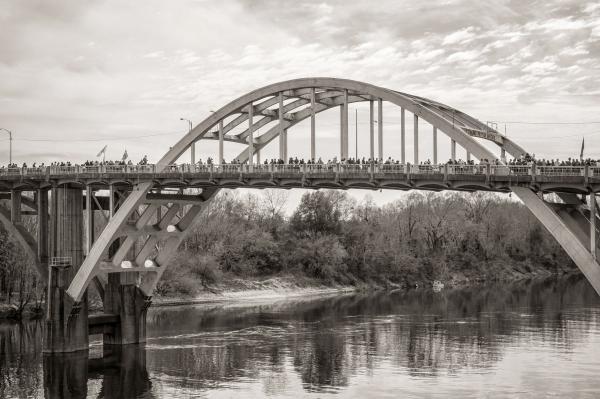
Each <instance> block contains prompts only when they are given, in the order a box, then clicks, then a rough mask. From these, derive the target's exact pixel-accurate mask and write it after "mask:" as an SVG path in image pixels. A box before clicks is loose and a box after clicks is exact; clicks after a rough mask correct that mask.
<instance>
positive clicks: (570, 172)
mask: <svg viewBox="0 0 600 399" xmlns="http://www.w3.org/2000/svg"><path fill="white" fill-rule="evenodd" d="M535 169H536V175H538V176H585V166H537V167H536V168H535Z"/></svg>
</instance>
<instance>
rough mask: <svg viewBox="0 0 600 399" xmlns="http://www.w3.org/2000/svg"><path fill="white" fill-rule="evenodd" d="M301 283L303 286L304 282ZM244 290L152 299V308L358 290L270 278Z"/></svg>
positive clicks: (342, 286) (254, 283) (261, 300)
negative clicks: (299, 283)
mask: <svg viewBox="0 0 600 399" xmlns="http://www.w3.org/2000/svg"><path fill="white" fill-rule="evenodd" d="M304 283H306V282H305V281H304ZM244 285H245V286H246V287H247V288H245V289H244V288H242V289H239V287H237V289H231V287H218V288H219V289H220V291H219V292H206V293H202V294H199V295H196V296H195V297H189V298H185V297H155V298H154V299H153V300H152V305H151V306H150V307H151V308H153V307H155V308H159V307H172V306H185V305H202V304H219V303H235V302H242V301H247V302H251V303H260V302H273V301H279V300H286V299H294V298H302V297H310V298H318V297H325V296H332V295H342V294H350V293H356V292H359V291H360V287H355V286H348V285H340V286H325V285H322V284H308V285H298V284H295V283H294V282H290V281H286V279H281V278H271V279H267V280H263V281H246V282H244Z"/></svg>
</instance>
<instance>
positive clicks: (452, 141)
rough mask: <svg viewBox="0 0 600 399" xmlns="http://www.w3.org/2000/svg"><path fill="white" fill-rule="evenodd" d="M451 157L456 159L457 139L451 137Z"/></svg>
mask: <svg viewBox="0 0 600 399" xmlns="http://www.w3.org/2000/svg"><path fill="white" fill-rule="evenodd" d="M450 159H451V160H453V161H456V140H454V139H450Z"/></svg>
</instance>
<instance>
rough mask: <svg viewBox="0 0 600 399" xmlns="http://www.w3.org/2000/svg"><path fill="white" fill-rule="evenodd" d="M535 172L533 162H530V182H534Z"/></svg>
mask: <svg viewBox="0 0 600 399" xmlns="http://www.w3.org/2000/svg"><path fill="white" fill-rule="evenodd" d="M536 173H537V170H536V167H535V163H532V164H531V168H530V169H529V174H530V175H531V182H532V183H534V182H535V174H536Z"/></svg>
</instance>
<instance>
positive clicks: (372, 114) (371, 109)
mask: <svg viewBox="0 0 600 399" xmlns="http://www.w3.org/2000/svg"><path fill="white" fill-rule="evenodd" d="M374 119H375V110H374V103H373V100H371V101H369V144H370V151H371V152H369V154H370V155H369V156H370V158H371V161H372V160H374V159H375V126H374V125H375V123H374Z"/></svg>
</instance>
